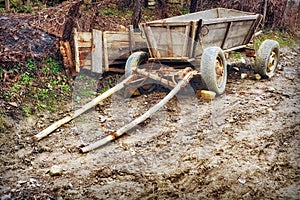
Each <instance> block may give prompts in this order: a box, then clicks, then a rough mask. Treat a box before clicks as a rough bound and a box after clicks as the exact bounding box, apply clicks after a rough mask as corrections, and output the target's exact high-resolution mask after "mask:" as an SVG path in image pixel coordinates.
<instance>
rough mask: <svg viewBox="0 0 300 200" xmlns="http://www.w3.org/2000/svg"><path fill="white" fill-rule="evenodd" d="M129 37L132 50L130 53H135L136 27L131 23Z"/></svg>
mask: <svg viewBox="0 0 300 200" xmlns="http://www.w3.org/2000/svg"><path fill="white" fill-rule="evenodd" d="M128 33H129V34H128V36H129V37H128V39H129V50H130V54H132V53H133V49H134V46H135V41H134V29H133V26H132V25H130V26H129V32H128Z"/></svg>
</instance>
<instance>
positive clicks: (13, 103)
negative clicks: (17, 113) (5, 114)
mask: <svg viewBox="0 0 300 200" xmlns="http://www.w3.org/2000/svg"><path fill="white" fill-rule="evenodd" d="M8 104H9V105H11V106H13V107H18V104H17V103H16V102H8Z"/></svg>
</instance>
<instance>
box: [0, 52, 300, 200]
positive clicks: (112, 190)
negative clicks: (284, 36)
mask: <svg viewBox="0 0 300 200" xmlns="http://www.w3.org/2000/svg"><path fill="white" fill-rule="evenodd" d="M299 50H300V49H299V48H298V49H297V48H293V49H285V50H283V52H282V57H281V61H280V66H279V70H277V73H276V75H275V77H273V78H272V79H268V80H252V79H251V78H250V77H251V74H253V72H252V70H250V69H248V68H247V67H246V66H245V65H241V66H242V68H240V70H239V71H238V72H237V71H234V70H229V71H230V74H229V79H228V84H227V89H226V93H225V94H224V95H222V96H220V97H218V98H217V99H215V100H213V101H205V100H202V99H198V98H196V97H194V96H186V97H184V96H178V97H176V98H174V99H172V100H171V101H170V102H169V103H168V104H167V105H166V106H164V107H163V109H162V110H161V111H160V112H158V113H157V114H155V115H154V116H152V117H151V118H150V119H149V120H147V122H146V123H143V124H141V125H140V126H139V127H137V128H136V129H134V130H132V131H130V132H128V134H127V135H125V136H123V137H121V138H119V139H117V140H115V141H114V142H111V143H109V144H108V145H105V146H103V147H102V148H99V149H96V150H94V151H92V152H89V153H87V154H80V153H79V152H78V147H80V146H82V145H87V144H89V143H90V142H93V141H96V140H97V139H99V138H102V137H104V136H105V135H106V134H107V133H109V132H110V131H112V130H116V129H117V128H119V127H121V126H122V125H124V124H125V123H127V122H128V121H130V120H132V119H133V118H136V117H137V116H139V115H140V114H142V113H143V112H145V111H146V110H147V109H148V108H149V107H150V106H151V105H153V104H154V103H155V102H157V101H159V99H161V98H162V97H163V96H164V95H165V92H154V93H151V94H148V95H142V96H139V97H136V98H131V99H124V98H123V97H122V96H120V95H115V96H113V97H112V98H111V99H109V100H107V101H105V103H103V104H101V105H102V106H100V107H97V109H92V110H90V111H89V112H87V113H86V114H84V115H83V116H81V117H79V118H78V119H76V120H74V121H73V122H71V123H69V124H68V125H65V126H63V127H61V128H59V129H58V130H57V131H55V132H54V133H52V134H51V135H50V136H48V137H47V138H45V139H43V140H41V141H40V142H33V141H32V136H33V135H34V134H36V133H38V131H41V130H42V129H43V128H45V127H46V126H47V125H50V124H51V123H52V122H53V121H54V120H56V119H59V118H61V117H62V116H63V115H65V113H66V111H67V110H68V109H71V108H70V107H67V108H65V110H62V111H61V112H59V113H43V114H40V115H38V116H32V117H29V118H24V119H22V120H20V121H19V122H16V121H14V120H13V119H10V118H4V122H5V124H6V125H8V126H9V129H7V130H6V131H5V132H4V133H1V147H0V149H1V155H0V158H1V165H2V167H1V171H0V174H1V179H0V185H1V189H0V193H1V198H2V199H120V198H122V199H200V198H201V199H202V198H203V199H212V198H213V199H298V198H299V196H300V187H299V185H300V178H299V174H300V173H299V164H300V157H299V155H300V154H299V152H300V151H299V150H300V149H299V147H300V145H299V141H300V135H299V133H300V131H299V129H300V128H299V122H300V120H299V110H300V109H299V95H300V93H299V92H300V91H299V83H300V79H299V74H300V63H299V60H300V51H299ZM230 69H231V68H230ZM241 72H246V73H248V74H249V75H250V76H249V78H246V79H241V78H240V73H241ZM53 165H58V166H60V167H62V168H63V173H62V175H60V176H50V175H49V169H50V168H51V167H52V166H53Z"/></svg>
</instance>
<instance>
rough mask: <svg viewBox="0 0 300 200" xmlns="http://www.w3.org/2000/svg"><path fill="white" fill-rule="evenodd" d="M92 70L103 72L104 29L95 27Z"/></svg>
mask: <svg viewBox="0 0 300 200" xmlns="http://www.w3.org/2000/svg"><path fill="white" fill-rule="evenodd" d="M92 34H93V45H92V71H93V72H96V73H102V72H103V70H102V59H103V58H102V54H103V52H102V31H98V30H95V29H93V32H92Z"/></svg>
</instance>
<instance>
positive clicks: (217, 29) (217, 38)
mask: <svg viewBox="0 0 300 200" xmlns="http://www.w3.org/2000/svg"><path fill="white" fill-rule="evenodd" d="M227 26H228V24H227V23H219V24H210V25H205V26H204V27H202V30H201V31H200V34H201V35H200V38H202V48H203V49H205V48H207V47H213V46H217V47H221V45H222V42H223V39H224V37H225V35H226V29H227Z"/></svg>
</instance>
